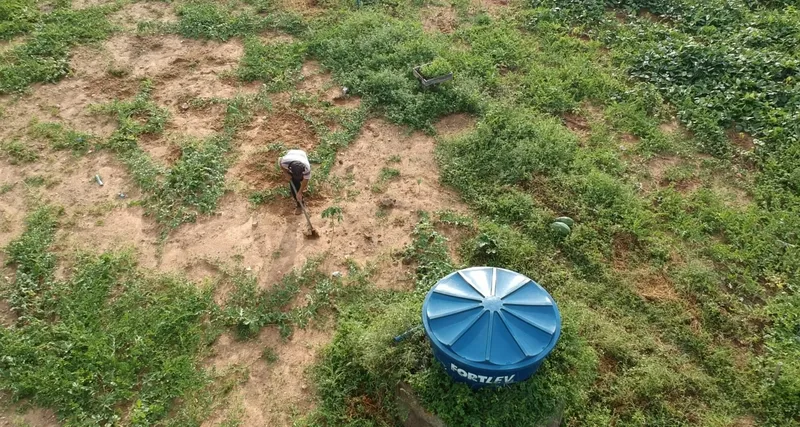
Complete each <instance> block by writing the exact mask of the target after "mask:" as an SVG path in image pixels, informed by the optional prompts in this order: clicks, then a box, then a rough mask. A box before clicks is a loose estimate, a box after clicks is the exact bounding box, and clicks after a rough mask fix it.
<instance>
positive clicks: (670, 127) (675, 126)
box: [658, 119, 683, 135]
mask: <svg viewBox="0 0 800 427" xmlns="http://www.w3.org/2000/svg"><path fill="white" fill-rule="evenodd" d="M658 129H659V130H660V131H661V132H663V133H665V134H667V135H675V134H677V133H681V132H682V131H683V129H682V128H681V124H680V123H679V122H678V121H677V120H675V119H673V120H671V121H669V122H667V123H662V124H660V125H658Z"/></svg>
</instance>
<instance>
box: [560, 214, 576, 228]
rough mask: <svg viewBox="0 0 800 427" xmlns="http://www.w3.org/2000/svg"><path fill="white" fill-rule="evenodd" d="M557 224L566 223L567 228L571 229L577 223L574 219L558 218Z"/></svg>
mask: <svg viewBox="0 0 800 427" xmlns="http://www.w3.org/2000/svg"><path fill="white" fill-rule="evenodd" d="M556 222H561V223H564V224H566V225H567V227H570V228H572V225H573V224H575V221H573V220H572V218H570V217H568V216H560V217H558V218H556Z"/></svg>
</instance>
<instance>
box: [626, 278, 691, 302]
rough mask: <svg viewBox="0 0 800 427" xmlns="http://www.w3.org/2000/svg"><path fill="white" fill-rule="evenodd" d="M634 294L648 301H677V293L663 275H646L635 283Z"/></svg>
mask: <svg viewBox="0 0 800 427" xmlns="http://www.w3.org/2000/svg"><path fill="white" fill-rule="evenodd" d="M635 287H636V292H637V293H638V294H639V295H640V296H641V297H642V298H644V299H646V300H648V301H677V300H678V299H680V298H679V296H678V293H677V292H676V291H675V287H674V285H673V284H672V282H671V281H670V280H669V278H667V277H666V276H665V275H664V274H661V273H655V274H646V275H644V276H643V277H640V278H639V279H638V280H636V282H635Z"/></svg>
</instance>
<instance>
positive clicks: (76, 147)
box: [28, 121, 95, 154]
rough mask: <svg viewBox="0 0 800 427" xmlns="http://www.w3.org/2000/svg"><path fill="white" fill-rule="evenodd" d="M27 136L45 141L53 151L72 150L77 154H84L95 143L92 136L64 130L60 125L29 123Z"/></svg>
mask: <svg viewBox="0 0 800 427" xmlns="http://www.w3.org/2000/svg"><path fill="white" fill-rule="evenodd" d="M28 135H30V136H32V137H34V138H41V139H44V140H46V141H47V142H49V143H50V147H51V148H53V149H54V150H72V152H74V153H79V154H82V153H86V152H87V151H88V150H89V149H90V148H92V147H93V141H95V138H94V137H93V136H91V135H88V134H85V133H82V132H78V131H75V130H72V129H66V128H64V126H63V125H62V124H60V123H46V122H45V123H40V122H38V121H34V122H32V123H31V125H30V128H29V129H28Z"/></svg>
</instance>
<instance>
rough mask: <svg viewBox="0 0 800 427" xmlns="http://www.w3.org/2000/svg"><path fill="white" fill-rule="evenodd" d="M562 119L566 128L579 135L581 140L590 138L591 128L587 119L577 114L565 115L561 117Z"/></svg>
mask: <svg viewBox="0 0 800 427" xmlns="http://www.w3.org/2000/svg"><path fill="white" fill-rule="evenodd" d="M561 119H562V120H563V121H564V126H566V127H567V128H568V129H569V130H571V131H572V132H573V133H575V134H576V135H578V137H579V138H580V139H581V140H585V139H586V138H588V137H589V134H590V133H591V126H590V125H589V121H588V120H586V118H584V117H582V116H579V115H577V114H572V113H564V114H562V115H561Z"/></svg>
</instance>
